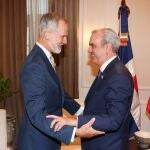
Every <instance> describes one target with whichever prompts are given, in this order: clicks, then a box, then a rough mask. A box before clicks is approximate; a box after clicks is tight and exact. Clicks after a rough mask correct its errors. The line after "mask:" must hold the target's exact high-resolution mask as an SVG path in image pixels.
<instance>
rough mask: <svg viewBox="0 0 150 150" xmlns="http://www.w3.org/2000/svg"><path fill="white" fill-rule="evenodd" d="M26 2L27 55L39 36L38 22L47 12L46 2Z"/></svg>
mask: <svg viewBox="0 0 150 150" xmlns="http://www.w3.org/2000/svg"><path fill="white" fill-rule="evenodd" d="M26 1H27V54H28V53H29V52H30V51H31V50H32V48H33V46H34V44H35V42H36V41H37V38H38V35H39V21H40V18H41V16H42V14H44V13H47V12H48V0H26Z"/></svg>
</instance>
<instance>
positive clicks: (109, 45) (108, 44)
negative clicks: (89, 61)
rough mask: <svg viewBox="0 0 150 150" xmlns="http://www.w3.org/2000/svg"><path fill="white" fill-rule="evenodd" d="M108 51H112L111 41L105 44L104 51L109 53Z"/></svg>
mask: <svg viewBox="0 0 150 150" xmlns="http://www.w3.org/2000/svg"><path fill="white" fill-rule="evenodd" d="M110 51H112V45H111V43H107V44H106V53H107V54H109V53H110Z"/></svg>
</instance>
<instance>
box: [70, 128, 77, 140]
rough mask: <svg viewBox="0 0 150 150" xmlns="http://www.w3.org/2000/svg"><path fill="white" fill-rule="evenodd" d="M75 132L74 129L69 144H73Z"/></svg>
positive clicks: (75, 129)
mask: <svg viewBox="0 0 150 150" xmlns="http://www.w3.org/2000/svg"><path fill="white" fill-rule="evenodd" d="M76 131H77V128H76V127H74V129H73V132H72V136H71V141H70V142H74V139H75V133H76Z"/></svg>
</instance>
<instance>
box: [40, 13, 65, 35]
mask: <svg viewBox="0 0 150 150" xmlns="http://www.w3.org/2000/svg"><path fill="white" fill-rule="evenodd" d="M60 20H64V21H65V22H66V23H67V21H66V20H65V19H63V18H62V17H61V16H59V15H58V14H56V13H47V14H44V15H43V16H42V17H41V19H40V25H39V35H40V36H42V35H43V34H44V32H45V31H54V30H56V29H57V28H58V23H59V21H60Z"/></svg>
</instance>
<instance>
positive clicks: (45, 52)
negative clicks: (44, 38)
mask: <svg viewBox="0 0 150 150" xmlns="http://www.w3.org/2000/svg"><path fill="white" fill-rule="evenodd" d="M36 45H38V46H39V47H40V48H41V49H42V50H43V52H44V54H45V55H46V57H47V58H48V60H49V59H50V58H51V56H52V54H51V53H50V52H49V51H48V50H47V49H46V48H45V47H43V46H42V45H41V44H39V43H38V42H36Z"/></svg>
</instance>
